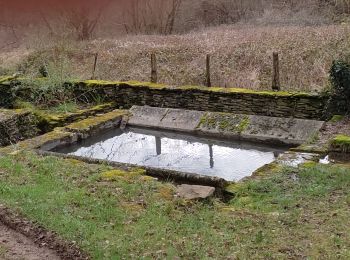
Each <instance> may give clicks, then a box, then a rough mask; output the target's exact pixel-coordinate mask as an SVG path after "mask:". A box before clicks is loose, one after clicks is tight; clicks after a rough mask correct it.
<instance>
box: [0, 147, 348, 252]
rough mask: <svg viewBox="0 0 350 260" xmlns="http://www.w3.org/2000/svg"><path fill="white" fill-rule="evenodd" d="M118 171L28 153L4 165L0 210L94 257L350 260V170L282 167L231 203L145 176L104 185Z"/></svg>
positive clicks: (240, 189)
mask: <svg viewBox="0 0 350 260" xmlns="http://www.w3.org/2000/svg"><path fill="white" fill-rule="evenodd" d="M132 171H133V170H131V172H132ZM136 171H137V170H136ZM111 172H114V173H116V171H115V170H113V169H112V168H109V167H108V166H105V165H88V164H85V163H83V162H79V161H76V160H64V159H59V158H55V157H39V156H37V155H34V154H31V153H27V152H26V153H18V154H16V155H12V156H10V155H9V156H5V157H0V203H2V204H5V205H6V206H8V207H10V208H12V209H14V210H16V211H18V212H20V213H22V214H23V215H24V216H26V217H27V218H29V219H31V220H35V221H37V222H38V223H40V224H42V225H43V226H44V227H46V228H48V229H50V230H53V231H55V232H57V233H58V234H59V235H60V236H62V237H63V238H65V239H67V240H69V241H76V243H77V244H78V245H79V246H80V247H81V248H82V249H84V250H85V251H86V252H88V253H89V254H90V255H91V257H92V258H93V259H122V258H168V259H173V258H175V257H180V258H187V259H194V258H195V259H208V258H211V259H223V258H227V257H228V258H230V257H231V258H236V259H262V258H265V259H287V258H288V259H300V258H311V259H319V258H323V259H332V258H339V259H348V258H349V257H350V249H349V248H350V211H349V206H350V169H349V168H346V167H340V166H326V165H319V164H317V163H313V164H312V165H307V167H306V166H302V167H300V168H284V169H282V170H281V171H280V172H279V173H275V174H271V175H266V176H265V177H264V178H262V179H255V180H249V181H247V182H244V183H241V184H240V185H238V186H236V188H235V194H236V196H235V197H234V198H233V199H232V200H230V201H229V202H227V203H223V202H220V201H219V200H218V199H215V198H213V199H210V200H205V201H197V202H187V201H184V200H182V199H179V198H177V197H176V196H174V193H175V192H174V190H175V187H174V185H173V184H171V183H161V182H158V181H156V180H154V179H147V180H144V179H143V178H142V176H143V175H142V174H139V173H137V174H134V175H133V176H134V177H133V178H130V177H128V175H125V172H124V171H123V172H122V173H123V174H120V172H119V171H117V172H118V174H113V176H114V175H118V178H113V180H106V179H103V178H101V176H104V175H106V174H107V173H111ZM107 175H108V174H107ZM109 175H110V174H109Z"/></svg>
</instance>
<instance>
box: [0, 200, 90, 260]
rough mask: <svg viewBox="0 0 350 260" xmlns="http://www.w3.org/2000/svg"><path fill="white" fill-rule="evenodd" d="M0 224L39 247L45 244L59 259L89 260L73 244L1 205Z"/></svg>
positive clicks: (86, 255) (88, 257)
mask: <svg viewBox="0 0 350 260" xmlns="http://www.w3.org/2000/svg"><path fill="white" fill-rule="evenodd" d="M0 222H1V223H3V224H4V225H5V226H7V227H8V228H10V229H12V230H14V231H16V232H18V233H20V234H22V235H24V236H25V237H27V238H29V239H31V240H32V241H33V242H34V243H35V244H36V245H38V246H39V247H42V246H43V244H45V245H46V247H47V248H49V249H52V250H53V251H55V252H56V253H57V255H58V256H59V257H60V258H61V259H64V260H71V259H75V260H86V259H90V256H88V254H86V253H85V252H83V251H82V250H81V249H79V248H78V247H77V246H76V245H75V244H73V243H70V242H67V241H65V240H63V239H61V238H60V237H59V236H58V235H57V234H55V233H54V232H51V231H48V230H47V229H46V228H44V227H42V226H40V225H39V224H37V223H34V222H31V221H29V220H27V219H26V218H25V217H24V216H22V215H20V214H17V213H15V212H14V211H12V210H10V209H9V208H7V207H4V206H2V205H0Z"/></svg>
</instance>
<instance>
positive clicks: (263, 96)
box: [75, 81, 328, 119]
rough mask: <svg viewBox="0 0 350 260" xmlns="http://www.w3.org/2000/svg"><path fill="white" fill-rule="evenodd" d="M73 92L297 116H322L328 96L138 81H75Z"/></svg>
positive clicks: (128, 103) (128, 102)
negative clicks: (168, 84)
mask: <svg viewBox="0 0 350 260" xmlns="http://www.w3.org/2000/svg"><path fill="white" fill-rule="evenodd" d="M75 91H76V95H77V96H78V97H80V99H82V100H83V101H87V100H94V99H96V97H103V98H104V99H106V100H108V101H114V102H117V105H118V106H120V107H123V108H130V107H132V106H133V105H139V106H143V105H148V106H152V107H168V108H182V109H188V110H198V111H214V112H228V113H237V114H252V115H263V116H273V117H294V118H301V119H321V118H323V116H324V107H325V104H326V101H327V100H328V97H324V96H320V95H316V94H307V93H289V92H269V91H252V90H247V89H236V88H205V87H197V86H185V87H170V86H165V85H159V84H150V83H139V82H105V81H84V82H79V83H76V85H75Z"/></svg>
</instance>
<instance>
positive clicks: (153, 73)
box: [151, 53, 158, 83]
mask: <svg viewBox="0 0 350 260" xmlns="http://www.w3.org/2000/svg"><path fill="white" fill-rule="evenodd" d="M157 82H158V75H157V58H156V54H155V53H152V54H151V83H157Z"/></svg>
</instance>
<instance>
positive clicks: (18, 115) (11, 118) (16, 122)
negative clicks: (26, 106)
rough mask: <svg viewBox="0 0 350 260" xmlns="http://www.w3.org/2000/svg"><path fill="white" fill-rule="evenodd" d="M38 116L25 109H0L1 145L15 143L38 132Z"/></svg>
mask: <svg viewBox="0 0 350 260" xmlns="http://www.w3.org/2000/svg"><path fill="white" fill-rule="evenodd" d="M38 132H39V131H38V129H37V127H36V118H35V117H34V116H33V115H32V114H31V113H30V112H28V111H24V110H6V109H1V110H0V146H5V145H10V144H15V143H17V142H18V141H21V140H24V139H27V138H31V137H33V136H36V135H37V134H38Z"/></svg>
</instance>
